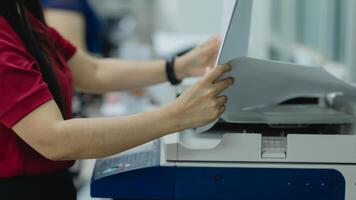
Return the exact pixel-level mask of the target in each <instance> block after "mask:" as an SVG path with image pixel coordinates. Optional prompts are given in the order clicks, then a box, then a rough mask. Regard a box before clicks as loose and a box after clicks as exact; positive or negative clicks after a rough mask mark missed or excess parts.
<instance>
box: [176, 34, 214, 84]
mask: <svg viewBox="0 0 356 200" xmlns="http://www.w3.org/2000/svg"><path fill="white" fill-rule="evenodd" d="M219 46H220V39H219V38H218V37H213V38H211V39H210V40H208V41H207V42H205V43H203V44H201V45H200V46H198V47H196V48H195V49H193V50H191V51H190V52H188V53H187V54H185V55H184V56H181V57H179V58H177V59H176V63H175V72H176V76H177V78H178V79H180V80H182V79H184V78H187V77H193V76H201V75H203V74H204V73H205V71H206V67H207V66H213V65H215V60H216V57H217V53H218V49H219Z"/></svg>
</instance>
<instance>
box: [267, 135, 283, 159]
mask: <svg viewBox="0 0 356 200" xmlns="http://www.w3.org/2000/svg"><path fill="white" fill-rule="evenodd" d="M261 149H262V152H261V155H262V158H265V159H285V158H287V137H286V136H279V137H276V136H263V137H262V148H261Z"/></svg>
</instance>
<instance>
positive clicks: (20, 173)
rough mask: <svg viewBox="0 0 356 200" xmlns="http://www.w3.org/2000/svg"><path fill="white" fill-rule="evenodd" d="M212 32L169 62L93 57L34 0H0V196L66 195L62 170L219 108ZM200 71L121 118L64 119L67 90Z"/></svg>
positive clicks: (67, 182)
mask: <svg viewBox="0 0 356 200" xmlns="http://www.w3.org/2000/svg"><path fill="white" fill-rule="evenodd" d="M218 47H219V40H218V39H216V38H215V39H212V40H210V41H208V42H206V43H204V44H202V45H201V46H199V47H197V48H195V49H194V50H192V51H191V52H189V53H188V54H186V55H184V56H181V57H177V58H176V59H172V60H167V61H164V60H157V61H145V62H137V61H128V60H118V59H98V58H95V57H92V56H90V55H89V54H88V53H86V52H85V51H83V50H81V49H80V48H76V47H75V45H73V44H72V43H71V42H69V41H68V40H66V39H65V38H64V37H63V36H62V35H61V34H60V33H58V32H57V31H56V30H55V29H54V28H51V27H49V26H48V25H47V24H46V22H45V20H44V14H43V11H42V8H41V5H40V2H39V0H1V1H0V169H1V170H0V199H5V200H12V199H14V200H15V199H16V200H17V199H54V200H55V199H61V200H62V199H67V200H68V199H75V198H76V189H75V187H74V185H73V182H72V180H71V177H70V175H69V174H68V170H67V169H68V168H69V167H70V166H72V165H73V163H74V160H79V159H90V158H101V157H105V156H110V155H113V154H117V153H119V152H123V151H125V150H128V149H131V148H133V147H135V146H138V145H141V144H144V143H147V142H149V141H151V140H154V139H157V138H159V137H162V136H165V135H167V134H170V133H174V132H177V131H181V130H184V129H189V128H195V127H199V126H202V125H205V124H207V123H209V122H212V121H214V120H216V119H218V118H219V117H220V115H221V114H222V113H223V112H224V110H225V105H226V102H227V97H225V96H220V93H221V92H222V91H223V90H225V89H226V88H228V87H229V86H230V85H232V84H233V79H232V78H226V79H223V80H220V78H221V77H222V75H223V74H225V73H226V72H228V71H230V70H231V67H229V66H219V67H215V68H210V69H208V70H207V67H208V66H212V65H213V63H214V61H215V59H216V54H217V49H218ZM200 75H204V76H203V77H202V78H201V80H200V81H199V82H198V83H196V84H195V85H193V86H192V87H191V88H190V89H188V90H187V91H186V92H185V93H183V94H182V95H181V96H180V97H179V98H178V99H177V100H175V101H174V102H172V103H171V104H169V105H166V106H164V107H162V108H158V109H155V110H152V111H149V112H144V113H140V114H136V115H132V116H129V117H111V118H92V119H72V106H71V104H72V93H73V89H78V90H81V91H86V92H89V93H105V92H110V91H120V90H127V89H133V88H140V87H145V86H149V85H153V84H158V83H161V82H165V81H167V80H169V81H170V82H171V83H174V84H176V83H179V82H180V80H182V79H183V78H186V77H192V76H200Z"/></svg>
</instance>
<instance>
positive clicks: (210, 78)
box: [204, 65, 232, 83]
mask: <svg viewBox="0 0 356 200" xmlns="http://www.w3.org/2000/svg"><path fill="white" fill-rule="evenodd" d="M231 70H232V68H231V66H230V65H219V66H216V67H214V68H212V69H210V70H209V71H208V73H207V74H206V75H205V77H204V81H206V82H208V83H214V82H215V81H217V80H218V79H219V78H220V77H221V76H222V75H224V74H225V73H227V72H229V71H231Z"/></svg>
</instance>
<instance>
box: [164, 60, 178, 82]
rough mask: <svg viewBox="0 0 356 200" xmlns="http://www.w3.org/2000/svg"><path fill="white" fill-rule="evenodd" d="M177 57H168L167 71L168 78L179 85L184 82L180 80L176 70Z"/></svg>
mask: <svg viewBox="0 0 356 200" xmlns="http://www.w3.org/2000/svg"><path fill="white" fill-rule="evenodd" d="M174 64H175V57H172V58H167V59H166V73H167V79H168V81H169V82H170V83H171V84H172V85H178V84H180V83H181V82H182V80H179V79H178V78H177V76H176V74H175V71H174Z"/></svg>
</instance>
